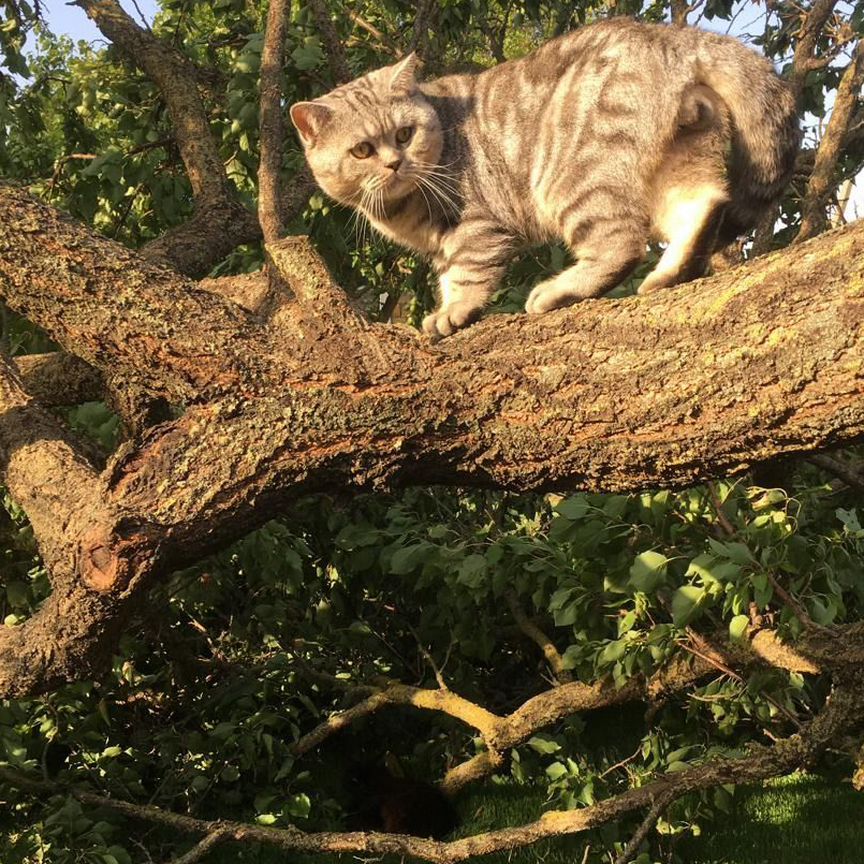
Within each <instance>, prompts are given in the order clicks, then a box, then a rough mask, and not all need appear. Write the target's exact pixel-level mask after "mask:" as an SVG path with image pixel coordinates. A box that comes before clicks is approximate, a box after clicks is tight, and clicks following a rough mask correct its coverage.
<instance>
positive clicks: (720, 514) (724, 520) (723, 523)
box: [706, 481, 735, 537]
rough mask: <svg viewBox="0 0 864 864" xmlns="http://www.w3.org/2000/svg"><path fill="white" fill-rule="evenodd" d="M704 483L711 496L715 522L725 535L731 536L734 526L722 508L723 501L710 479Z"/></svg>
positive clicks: (733, 533) (733, 532)
mask: <svg viewBox="0 0 864 864" xmlns="http://www.w3.org/2000/svg"><path fill="white" fill-rule="evenodd" d="M706 485H707V487H708V494H709V495H710V496H711V503H712V504H713V505H714V512H715V513H716V514H717V523H718V524H719V525H720V527H721V528H722V529H723V533H724V534H725V535H726V536H727V537H733V536H734V535H735V526H734V525H733V524H732V523H731V522H730V521H729V517H728V516H727V515H726V513H725V511H724V510H723V502H722V501H721V500H720V496H719V495H718V494H717V487H716V486H715V485H714V483H712V482H710V481H709V482H708V483H707V484H706Z"/></svg>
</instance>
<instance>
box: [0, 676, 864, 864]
mask: <svg viewBox="0 0 864 864" xmlns="http://www.w3.org/2000/svg"><path fill="white" fill-rule="evenodd" d="M862 683H864V682H862V681H861V680H860V673H859V676H857V677H854V676H853V677H851V678H849V679H848V680H845V681H844V682H843V684H842V686H839V687H837V688H836V689H835V691H834V693H833V694H832V695H831V697H830V698H829V700H828V702H827V703H826V704H825V706H824V707H823V709H822V711H821V712H820V713H819V714H817V715H816V717H815V718H814V719H813V720H812V721H811V722H810V723H809V724H808V725H807V726H806V727H805V728H804V729H803V730H802V732H801V733H800V734H797V735H793V736H791V737H790V738H786V739H783V740H781V741H778V742H777V743H776V744H775V745H773V746H770V747H765V746H754V747H751V748H750V750H749V751H748V752H747V754H746V755H745V756H743V757H738V758H732V759H718V760H714V761H711V762H706V763H705V764H702V765H698V766H695V767H692V768H688V769H686V770H684V771H679V772H675V773H672V774H665V775H663V776H661V777H660V778H658V779H657V780H654V781H653V782H651V783H646V784H645V785H644V786H641V787H638V788H633V789H628V790H626V791H625V792H622V793H620V794H619V795H616V796H614V797H613V798H609V799H607V800H605V801H601V802H600V803H598V804H594V805H592V806H590V807H585V808H583V809H577V810H565V811H561V810H552V811H549V812H546V813H544V814H543V815H542V816H541V817H540V819H538V820H537V821H536V822H532V823H529V824H527V825H520V826H518V827H513V828H502V829H499V830H495V831H489V832H487V833H485V834H477V835H474V836H472V837H465V838H462V839H459V840H451V841H449V842H443V841H438V840H425V839H422V838H420V837H412V836H407V835H404V834H379V833H362V832H350V833H334V832H321V833H317V834H307V833H305V832H303V831H301V830H299V829H297V828H294V827H290V828H267V827H263V826H257V825H249V824H244V823H240V822H209V821H206V820H203V819H197V818H195V817H192V816H186V815H184V814H179V813H172V812H169V811H166V810H162V809H161V808H159V807H154V806H153V805H148V804H132V803H130V802H127V801H119V800H117V799H112V798H107V797H105V796H103V795H97V794H94V793H92V792H85V791H77V790H72V794H74V795H75V797H76V798H77V799H78V800H79V801H81V802H83V803H86V804H89V805H91V806H98V807H108V808H110V809H112V810H114V811H116V812H119V813H122V814H124V815H125V816H127V817H129V818H132V819H138V820H143V821H146V822H151V823H154V824H158V825H162V826H164V827H166V828H171V829H172V830H175V831H182V832H184V833H189V834H192V835H195V836H204V837H205V838H206V837H210V836H213V835H217V836H218V838H219V839H224V840H234V841H244V840H251V841H254V842H258V843H263V844H266V845H270V846H275V847H277V848H279V849H283V850H285V851H302V852H314V853H324V852H341V853H345V852H362V853H366V854H370V853H371V854H376V855H383V854H395V855H410V856H413V857H415V858H420V859H422V860H424V861H429V862H433V864H455V862H458V861H465V860H469V859H471V858H474V857H477V856H481V855H488V854H490V853H493V852H503V851H507V850H512V849H518V848H520V847H522V846H527V845H529V844H531V843H535V842H536V841H537V840H540V839H543V838H548V837H559V836H562V835H571V834H578V833H581V832H583V831H587V830H588V829H590V828H595V827H597V826H599V825H603V824H605V823H607V822H611V821H613V820H617V819H620V818H621V817H623V816H625V815H626V814H628V813H631V812H633V811H635V810H641V809H643V808H653V807H656V806H657V803H658V802H661V801H662V802H663V804H664V805H668V804H669V803H671V802H672V801H674V800H675V799H677V798H680V797H681V796H682V795H685V794H687V793H688V792H694V791H697V790H700V789H707V788H711V787H713V786H717V785H720V784H726V783H736V784H737V783H752V782H755V781H758V780H765V779H767V778H769V777H777V776H782V775H784V774H788V773H789V772H790V771H793V770H795V769H796V768H799V767H801V766H803V765H806V764H808V763H809V762H810V761H811V760H813V759H814V758H815V757H816V756H818V755H819V754H820V753H821V752H822V751H823V750H824V749H825V748H826V747H827V746H829V745H830V744H831V743H832V742H833V741H835V740H837V739H838V738H839V737H840V736H842V735H843V734H844V733H845V732H847V731H848V730H849V729H850V728H852V727H854V726H855V725H858V724H860V722H861V719H860V718H861V715H862V711H864V688H862ZM0 780H3V781H5V782H7V783H9V784H10V785H12V786H14V787H16V788H19V789H21V790H23V791H28V792H31V793H33V794H44V792H45V791H46V790H47V788H49V787H50V789H51V791H56V786H55V785H54V784H48V783H46V782H44V781H40V780H35V779H33V778H30V777H28V776H26V775H22V774H20V773H19V772H16V771H13V770H10V769H8V768H2V767H0ZM215 843H216V840H215V839H214V840H213V844H214V845H215ZM199 848H200V845H199ZM208 848H209V846H208ZM193 860H194V859H193Z"/></svg>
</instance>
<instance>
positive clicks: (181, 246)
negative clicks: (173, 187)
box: [76, 0, 260, 276]
mask: <svg viewBox="0 0 864 864" xmlns="http://www.w3.org/2000/svg"><path fill="white" fill-rule="evenodd" d="M76 2H77V4H78V5H79V6H80V7H81V8H82V9H83V10H84V11H85V12H86V13H87V15H88V16H89V17H90V18H91V19H92V20H93V22H94V23H95V24H96V26H97V27H98V28H99V29H100V30H101V31H102V33H103V34H104V35H105V36H106V37H107V38H108V39H110V40H111V41H112V42H113V43H114V44H115V45H116V46H117V47H118V48H119V49H120V50H121V51H122V52H123V53H124V54H126V56H127V57H129V59H130V60H132V62H133V63H135V64H137V65H138V66H140V67H141V69H142V70H143V71H144V73H145V74H146V75H147V77H148V78H150V80H151V81H153V83H154V84H155V85H156V86H157V87H158V88H159V90H160V92H161V93H162V97H163V98H164V100H165V104H166V106H167V108H168V113H169V114H170V116H171V122H172V125H173V129H174V137H175V140H176V141H177V149H178V150H179V151H180V157H181V158H182V159H183V164H184V166H185V168H186V173H187V175H188V177H189V182H190V184H191V186H192V194H193V195H194V197H195V214H194V216H193V217H192V220H190V222H189V223H187V224H185V225H181V226H180V227H179V228H176V229H174V230H173V231H169V232H167V233H166V234H165V235H163V236H162V237H159V238H158V239H157V240H155V241H154V242H153V243H151V244H150V245H149V246H148V247H146V249H145V250H144V254H145V255H147V256H148V257H150V258H152V259H153V260H157V261H164V262H166V263H168V264H170V265H171V266H173V267H174V268H175V269H177V270H178V271H179V272H181V273H186V274H187V275H190V276H204V275H206V274H207V272H208V271H209V270H210V269H211V268H212V267H213V265H214V264H216V263H217V262H218V261H219V260H221V259H222V258H224V257H225V255H227V254H228V253H229V252H231V250H232V249H234V248H235V247H236V246H238V245H239V244H241V243H248V242H250V241H252V240H254V239H257V237H259V236H260V229H259V227H258V224H257V221H256V220H255V217H254V215H253V214H251V213H249V212H248V211H247V210H246V209H245V208H244V207H243V206H242V205H241V204H240V203H239V202H238V201H237V199H236V195H235V190H234V188H233V186H232V184H231V183H230V181H229V179H228V175H227V173H226V171H225V166H224V165H223V163H222V159H221V158H220V156H219V152H218V150H217V148H216V142H215V140H214V139H213V135H212V133H211V131H210V123H209V121H208V119H207V112H206V110H205V108H204V103H203V102H202V100H201V96H200V94H199V90H198V81H199V78H200V72H199V71H198V70H197V69H196V68H195V66H194V65H193V64H192V63H191V61H190V60H188V58H186V57H185V56H184V55H183V54H182V53H181V52H180V51H178V50H177V49H176V48H174V47H173V46H171V45H168V44H167V43H165V42H163V41H162V40H161V39H158V38H157V37H156V36H154V35H153V33H152V32H150V31H149V30H145V29H143V28H142V27H139V26H138V24H136V23H135V21H133V20H132V18H131V17H130V16H129V15H127V14H126V12H125V11H124V10H123V9H122V7H121V6H120V4H119V3H118V2H117V0H76Z"/></svg>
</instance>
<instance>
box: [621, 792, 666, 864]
mask: <svg viewBox="0 0 864 864" xmlns="http://www.w3.org/2000/svg"><path fill="white" fill-rule="evenodd" d="M675 797H676V796H675V795H674V793H673V792H672V791H671V790H669V791H667V792H666V793H665V794H662V793H661V794H660V795H658V796H657V800H656V801H655V802H654V804H653V805H652V807H651V809H650V810H649V811H648V814H647V815H646V816H645V819H644V820H643V821H642V823H641V824H640V825H639V827H638V828H637V829H636V833H635V834H634V835H633V836H632V837H631V838H630V842H629V843H628V844H627V845H626V846H625V847H624V848H623V849H622V850H621V854H620V855H618V856H617V857H616V858H615V861H614V864H628V862H629V861H630V859H631V858H632V857H633V856H634V855H635V854H636V852H638V851H639V847H640V846H641V845H642V841H643V840H644V839H645V838H646V837H647V836H648V834H649V833H650V832H651V831H652V830H653V828H654V826H655V825H656V824H657V820H658V819H659V818H660V817H661V816H662V815H663V811H664V810H665V809H666V808H667V807H668V806H669V805H670V804H671V803H672V801H673V800H674V799H675Z"/></svg>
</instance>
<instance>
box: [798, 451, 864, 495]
mask: <svg viewBox="0 0 864 864" xmlns="http://www.w3.org/2000/svg"><path fill="white" fill-rule="evenodd" d="M807 461H808V462H810V463H811V464H813V465H816V466H818V467H819V468H822V469H823V470H824V471H827V472H828V473H829V474H833V475H834V476H835V477H836V478H837V479H838V480H842V481H843V482H844V483H845V484H846V485H847V486H851V487H852V488H853V489H859V490H860V491H862V492H864V472H862V471H859V470H858V469H857V468H855V466H853V465H848V464H847V463H845V462H841V461H840V460H839V459H835V458H834V457H833V456H827V455H825V454H824V453H816V454H815V455H813V456H810V457H809V458H808V460H807Z"/></svg>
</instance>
